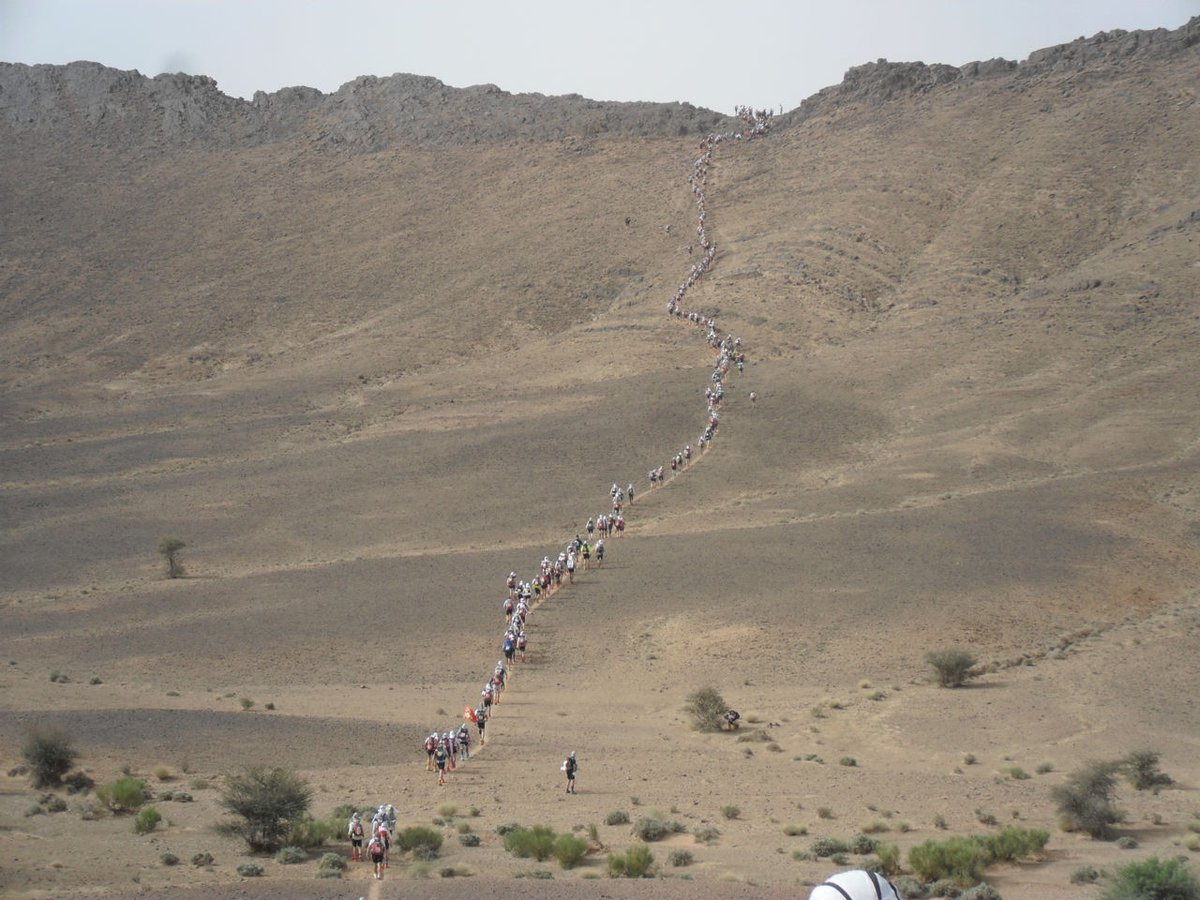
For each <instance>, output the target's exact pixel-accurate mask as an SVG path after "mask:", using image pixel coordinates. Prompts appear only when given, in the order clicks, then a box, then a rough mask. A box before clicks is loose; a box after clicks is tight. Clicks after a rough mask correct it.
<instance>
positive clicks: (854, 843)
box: [846, 834, 879, 856]
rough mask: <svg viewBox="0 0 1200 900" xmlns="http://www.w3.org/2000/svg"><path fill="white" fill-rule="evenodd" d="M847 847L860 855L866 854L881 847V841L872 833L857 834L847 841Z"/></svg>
mask: <svg viewBox="0 0 1200 900" xmlns="http://www.w3.org/2000/svg"><path fill="white" fill-rule="evenodd" d="M846 847H847V849H848V850H849V851H850V852H851V853H857V854H859V855H860V856H865V855H866V854H868V853H874V852H875V851H876V850H878V849H879V841H877V840H876V839H875V838H873V837H871V836H870V835H866V834H856V835H854V836H853V837H851V838H850V840H849V841H847V842H846Z"/></svg>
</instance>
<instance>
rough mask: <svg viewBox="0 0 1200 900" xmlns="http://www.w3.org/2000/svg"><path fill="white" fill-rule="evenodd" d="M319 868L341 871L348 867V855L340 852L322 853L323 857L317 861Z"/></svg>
mask: <svg viewBox="0 0 1200 900" xmlns="http://www.w3.org/2000/svg"><path fill="white" fill-rule="evenodd" d="M317 868H318V869H323V870H327V871H330V870H331V871H334V872H341V871H343V870H344V869H345V868H346V857H344V856H342V854H340V853H322V854H321V858H320V859H319V860H318V861H317Z"/></svg>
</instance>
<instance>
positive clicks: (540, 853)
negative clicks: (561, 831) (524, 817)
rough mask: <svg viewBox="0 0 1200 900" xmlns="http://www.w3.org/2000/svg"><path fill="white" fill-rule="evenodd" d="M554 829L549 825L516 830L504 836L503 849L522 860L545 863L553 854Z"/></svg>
mask: <svg viewBox="0 0 1200 900" xmlns="http://www.w3.org/2000/svg"><path fill="white" fill-rule="evenodd" d="M554 839H555V834H554V829H553V828H551V827H550V826H549V825H535V826H533V827H532V828H518V829H517V830H516V831H510V832H508V834H506V835H504V849H505V850H507V851H508V852H509V853H511V854H512V855H513V856H517V857H520V858H522V859H528V858H531V857H532V858H533V859H536V860H537V861H538V862H545V861H546V860H547V859H549V858H550V856H551V855H552V854H553V853H554Z"/></svg>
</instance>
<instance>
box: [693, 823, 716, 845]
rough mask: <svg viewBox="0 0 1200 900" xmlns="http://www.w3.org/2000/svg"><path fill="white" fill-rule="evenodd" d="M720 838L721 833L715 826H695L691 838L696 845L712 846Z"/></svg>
mask: <svg viewBox="0 0 1200 900" xmlns="http://www.w3.org/2000/svg"><path fill="white" fill-rule="evenodd" d="M720 836H721V831H720V829H718V828H717V827H716V826H715V825H697V826H695V827H694V828H693V829H692V837H693V838H694V839H695V841H696V843H697V844H713V843H716V840H717V838H719V837H720Z"/></svg>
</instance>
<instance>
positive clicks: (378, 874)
mask: <svg viewBox="0 0 1200 900" xmlns="http://www.w3.org/2000/svg"><path fill="white" fill-rule="evenodd" d="M386 854H387V850H386V849H385V848H384V845H383V840H382V839H381V838H380V837H379V835H378V834H376V835H374V837H372V838H371V843H369V844H367V855H368V856H370V857H371V862H372V863H374V864H375V878H376V880H379V881H382V880H383V867H384V858H385V857H386Z"/></svg>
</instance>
